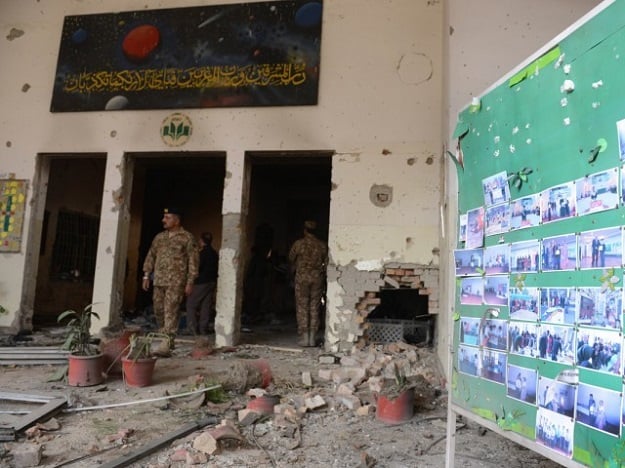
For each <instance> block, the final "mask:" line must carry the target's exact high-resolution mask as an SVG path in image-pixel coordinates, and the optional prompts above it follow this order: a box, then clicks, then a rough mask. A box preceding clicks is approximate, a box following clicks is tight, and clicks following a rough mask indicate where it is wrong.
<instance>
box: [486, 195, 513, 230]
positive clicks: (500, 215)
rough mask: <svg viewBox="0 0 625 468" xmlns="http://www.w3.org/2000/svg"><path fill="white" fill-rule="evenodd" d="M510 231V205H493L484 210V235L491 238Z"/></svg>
mask: <svg viewBox="0 0 625 468" xmlns="http://www.w3.org/2000/svg"><path fill="white" fill-rule="evenodd" d="M509 230H510V205H509V204H508V203H504V204H502V205H494V206H489V207H487V208H486V228H485V234H486V235H487V236H493V235H495V234H502V233H504V232H508V231H509Z"/></svg>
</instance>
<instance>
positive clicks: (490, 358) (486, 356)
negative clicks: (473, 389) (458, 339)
mask: <svg viewBox="0 0 625 468" xmlns="http://www.w3.org/2000/svg"><path fill="white" fill-rule="evenodd" d="M507 364H508V355H507V354H506V353H500V352H498V351H493V350H491V349H484V350H482V373H481V376H482V377H483V378H485V379H486V380H491V381H493V382H496V383H500V384H505V383H506V365H507Z"/></svg>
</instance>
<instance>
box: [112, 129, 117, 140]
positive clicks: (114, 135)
mask: <svg viewBox="0 0 625 468" xmlns="http://www.w3.org/2000/svg"><path fill="white" fill-rule="evenodd" d="M116 136H117V130H111V138H115V137H116Z"/></svg>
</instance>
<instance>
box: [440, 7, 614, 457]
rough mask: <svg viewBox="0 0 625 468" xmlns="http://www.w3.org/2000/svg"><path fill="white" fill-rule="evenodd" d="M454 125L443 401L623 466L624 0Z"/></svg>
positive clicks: (550, 450) (506, 429)
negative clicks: (450, 307)
mask: <svg viewBox="0 0 625 468" xmlns="http://www.w3.org/2000/svg"><path fill="white" fill-rule="evenodd" d="M608 3H609V2H608ZM454 136H455V137H457V138H458V142H459V146H458V148H459V149H458V151H457V152H456V154H455V159H456V163H457V164H456V165H457V172H458V187H459V193H458V206H459V221H458V222H459V226H460V229H459V232H460V235H459V239H458V244H457V250H455V252H454V261H455V268H456V299H455V311H454V312H455V313H454V325H453V327H454V335H453V350H454V353H453V365H452V380H451V400H452V408H454V409H455V410H457V411H458V412H461V413H462V414H468V415H469V416H471V417H473V418H474V419H475V420H477V421H479V422H483V423H485V424H487V425H488V424H490V425H491V426H492V427H495V428H496V429H498V430H500V431H501V433H502V434H504V435H506V434H507V435H509V436H510V438H512V439H513V440H517V441H518V440H521V441H523V443H524V445H526V446H529V447H530V448H533V449H536V450H537V451H539V452H541V453H544V454H546V455H547V456H549V457H551V458H553V459H554V460H556V461H558V462H561V463H563V464H564V463H565V464H567V465H571V466H577V465H587V466H606V467H607V466H610V467H611V466H615V467H616V466H622V465H625V425H624V423H625V413H624V411H625V410H624V405H623V393H624V389H623V375H624V364H623V354H624V353H623V352H622V349H623V346H625V341H624V338H623V319H624V317H623V305H624V303H625V302H624V299H623V294H624V293H623V282H624V281H623V265H624V263H625V248H624V247H623V244H624V242H623V238H624V237H623V236H624V234H623V228H622V226H623V225H624V224H625V201H624V198H625V167H624V165H625V0H616V1H615V2H613V3H611V4H609V5H608V6H604V7H603V8H602V9H601V8H600V9H599V10H598V12H597V13H596V14H595V15H594V16H592V17H591V18H590V19H589V20H588V21H586V22H585V23H584V24H582V25H580V26H579V27H578V28H577V29H575V30H574V31H572V32H571V33H570V34H568V36H566V37H564V38H563V39H561V40H560V41H559V42H558V43H557V44H553V47H551V48H550V49H548V50H547V52H545V53H544V54H543V55H542V56H541V57H540V58H538V59H537V60H535V61H533V62H532V63H530V64H529V65H528V66H527V67H525V68H523V69H522V70H521V71H520V72H519V73H517V74H515V75H513V76H512V77H511V78H510V79H509V80H507V81H506V82H504V83H502V84H500V85H498V86H496V87H495V88H493V89H492V90H491V91H489V92H488V93H487V94H485V95H484V96H482V97H481V98H480V99H479V100H474V102H473V103H472V105H471V106H469V107H468V108H467V109H465V110H464V111H463V112H461V114H460V115H459V121H458V125H457V128H456V131H455V135H454Z"/></svg>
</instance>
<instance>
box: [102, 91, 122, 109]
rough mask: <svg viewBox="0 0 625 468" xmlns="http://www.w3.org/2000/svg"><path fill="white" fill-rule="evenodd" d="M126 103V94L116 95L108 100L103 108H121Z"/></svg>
mask: <svg viewBox="0 0 625 468" xmlns="http://www.w3.org/2000/svg"><path fill="white" fill-rule="evenodd" d="M127 105H128V98H127V97H126V96H122V95H121V94H120V95H117V96H113V97H112V98H111V99H109V100H108V102H107V103H106V105H105V106H104V110H122V109H125V108H126V106H127Z"/></svg>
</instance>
